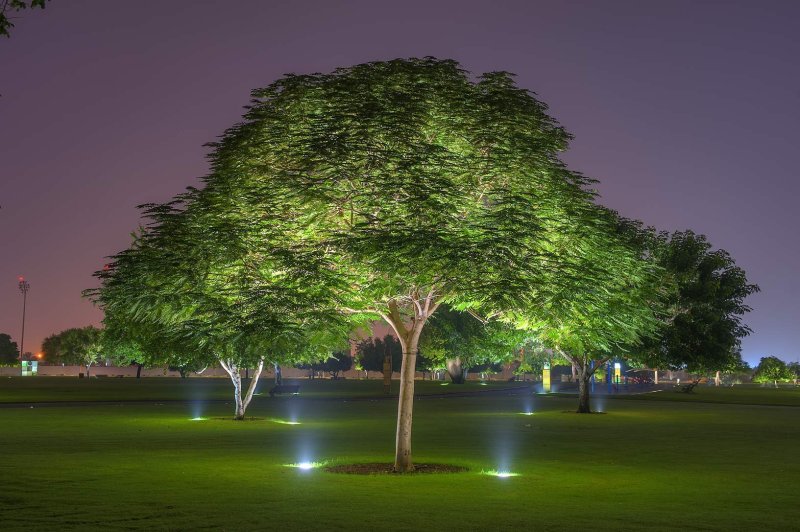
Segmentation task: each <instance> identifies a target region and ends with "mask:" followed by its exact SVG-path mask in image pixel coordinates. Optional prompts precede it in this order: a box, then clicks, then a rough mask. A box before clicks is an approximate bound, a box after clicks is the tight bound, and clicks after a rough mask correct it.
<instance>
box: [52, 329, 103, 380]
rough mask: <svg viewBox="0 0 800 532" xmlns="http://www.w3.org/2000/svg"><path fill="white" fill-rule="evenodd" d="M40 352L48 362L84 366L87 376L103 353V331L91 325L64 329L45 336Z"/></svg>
mask: <svg viewBox="0 0 800 532" xmlns="http://www.w3.org/2000/svg"><path fill="white" fill-rule="evenodd" d="M42 353H43V354H44V358H45V360H47V361H49V362H53V363H60V364H76V365H82V366H86V376H87V377H88V376H89V372H90V370H91V366H92V365H93V364H95V363H97V362H98V361H99V360H101V358H102V355H103V331H102V330H101V329H98V328H97V327H94V326H93V325H89V326H87V327H81V328H73V329H66V330H64V331H61V332H60V333H58V334H54V335H51V336H48V337H47V338H45V339H44V342H42Z"/></svg>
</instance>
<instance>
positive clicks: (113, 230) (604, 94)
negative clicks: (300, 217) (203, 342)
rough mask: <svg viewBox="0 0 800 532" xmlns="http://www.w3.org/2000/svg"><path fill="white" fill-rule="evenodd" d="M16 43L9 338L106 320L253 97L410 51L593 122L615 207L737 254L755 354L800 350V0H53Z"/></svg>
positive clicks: (596, 157)
mask: <svg viewBox="0 0 800 532" xmlns="http://www.w3.org/2000/svg"><path fill="white" fill-rule="evenodd" d="M15 24H16V27H15V28H13V29H12V31H11V38H10V39H5V38H2V37H0V94H1V95H2V97H0V206H1V208H0V250H2V251H1V252H0V253H2V254H1V255H0V257H2V259H1V260H0V332H7V333H9V334H11V335H12V337H13V339H14V340H16V341H17V342H18V341H19V335H20V324H21V313H22V296H21V294H20V293H19V290H18V288H17V276H18V275H25V277H26V278H27V279H28V280H29V282H30V284H31V290H30V293H29V296H28V314H27V324H26V335H25V350H26V351H33V352H36V351H37V350H38V349H39V346H40V345H41V341H42V340H43V339H44V337H46V336H47V335H49V334H52V333H55V332H58V331H61V330H63V329H65V328H69V327H78V326H84V325H88V324H97V323H99V321H100V319H101V318H102V316H101V313H100V312H99V311H98V310H97V309H95V308H93V306H92V305H91V303H89V302H88V301H85V300H82V299H81V296H80V292H81V290H82V289H84V288H88V287H92V286H94V285H95V282H94V279H93V278H92V272H93V271H94V270H96V269H99V268H101V267H102V265H103V263H104V257H106V256H108V255H110V254H113V253H115V252H117V251H120V250H121V249H123V248H125V247H127V246H128V244H129V243H130V233H131V231H133V230H134V229H135V228H136V226H137V224H138V222H139V213H138V211H137V210H136V208H135V206H136V205H137V204H141V203H145V202H163V201H166V200H168V199H170V198H171V197H172V196H173V195H175V194H176V193H179V192H181V191H182V190H183V189H184V188H185V187H186V186H188V185H194V184H196V183H197V178H198V177H200V176H203V175H204V174H205V173H206V171H207V162H206V160H205V154H206V149H205V148H204V147H203V144H204V143H206V142H209V141H213V140H214V139H215V138H216V137H217V136H218V135H220V134H221V133H222V132H223V130H224V129H225V128H227V127H229V126H230V125H232V124H233V123H235V122H236V121H237V120H239V118H240V115H241V113H242V106H243V105H246V104H247V102H248V99H249V91H250V90H251V89H253V88H256V87H261V86H264V85H267V84H269V83H270V82H272V81H273V80H275V79H276V78H278V77H280V76H281V75H283V74H284V73H288V72H295V73H311V72H329V71H331V70H333V69H334V68H336V67H340V66H349V65H353V64H356V63H362V62H366V61H372V60H383V59H393V58H397V57H412V56H413V57H422V56H428V55H430V56H435V57H438V58H452V59H455V60H457V61H459V62H460V63H461V64H462V66H463V67H464V68H466V69H468V70H470V71H472V72H474V73H481V72H485V71H491V70H507V71H510V72H514V73H516V74H517V75H518V77H517V80H518V83H519V85H520V86H522V87H525V88H527V89H530V90H532V91H535V92H536V93H537V94H538V95H539V98H540V99H542V100H543V101H544V102H546V103H547V104H548V105H549V106H550V112H551V114H552V115H553V116H554V117H555V118H556V119H558V120H559V121H560V122H561V123H562V124H563V125H564V127H566V129H567V130H569V131H570V132H571V133H572V134H574V135H575V140H574V142H573V143H572V145H571V148H570V149H569V151H568V152H567V153H566V154H565V155H564V157H565V160H566V161H567V162H568V163H569V165H570V166H571V167H572V168H573V169H575V170H579V171H581V172H583V173H585V174H587V175H589V176H591V177H594V178H597V179H599V180H600V184H599V185H598V189H599V191H600V193H601V194H602V198H601V202H602V203H603V204H605V205H607V206H609V207H611V208H614V209H617V210H618V211H620V212H621V213H622V214H623V215H625V216H628V217H633V218H638V219H640V220H642V221H644V222H645V223H647V224H649V225H654V226H656V227H658V228H659V229H664V230H670V231H672V230H678V229H693V230H695V231H696V232H699V233H704V234H706V235H708V237H709V239H710V241H711V242H712V243H713V244H714V245H715V246H716V247H721V248H724V249H726V250H728V251H729V252H730V253H731V254H732V255H733V257H734V258H735V259H736V262H737V263H738V265H739V266H741V267H743V268H744V269H745V270H746V271H747V274H748V278H749V279H750V281H751V282H755V283H757V284H759V285H760V286H761V293H759V294H756V295H754V296H751V297H750V298H749V299H748V302H749V304H750V305H751V306H752V307H753V312H752V313H750V314H749V315H748V316H747V317H746V322H747V323H748V324H749V325H750V326H751V327H752V328H753V330H754V333H753V334H752V335H751V336H750V337H748V338H746V339H745V340H744V343H743V346H744V357H745V359H746V360H748V361H749V362H750V363H751V364H754V363H757V362H758V359H759V358H760V357H762V356H767V355H777V356H780V357H781V358H783V359H784V360H787V361H789V360H797V359H798V355H800V348H799V347H798V346H800V330H798V326H797V325H798V317H799V316H800V268H798V265H799V264H800V246H798V241H799V240H800V239H799V238H798V232H800V215H798V208H797V201H798V198H800V183H799V182H798V179H797V170H796V168H798V164H797V155H798V150H800V67H799V66H798V58H800V1H785V2H778V1H772V2H770V1H755V0H753V1H750V2H734V1H727V2H725V1H697V0H695V1H685V2H684V1H661V2H655V1H642V0H634V1H629V2H623V1H613V2H612V1H607V2H600V1H591V2H590V1H582V2H581V1H552V2H541V1H526V2H465V1H459V2H436V1H432V0H428V1H425V2H413V1H405V2H378V1H374V0H373V1H363V2H333V1H319V2H299V1H298V2H267V1H189V0H186V1H179V0H169V1H141V0H140V1H130V0H127V1H121V0H119V1H112V0H96V1H89V0H53V1H52V2H50V3H49V4H48V6H47V9H45V10H44V11H41V10H34V11H27V12H24V13H23V14H22V16H21V17H20V18H18V19H16V20H15Z"/></svg>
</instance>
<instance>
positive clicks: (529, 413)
mask: <svg viewBox="0 0 800 532" xmlns="http://www.w3.org/2000/svg"><path fill="white" fill-rule="evenodd" d="M520 414H522V415H523V416H532V415H533V412H520Z"/></svg>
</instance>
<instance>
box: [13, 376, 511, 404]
mask: <svg viewBox="0 0 800 532" xmlns="http://www.w3.org/2000/svg"><path fill="white" fill-rule="evenodd" d="M284 382H285V383H286V384H299V385H300V394H301V396H302V397H309V398H327V397H344V396H349V397H363V398H366V397H381V396H383V395H384V394H383V381H382V380H378V379H369V380H336V381H332V380H325V379H314V380H307V379H300V380H285V381H284ZM525 385H526V384H525V383H521V382H499V381H496V382H489V383H487V385H485V386H484V385H482V384H481V383H480V382H475V381H470V382H467V383H465V384H463V385H458V386H455V385H443V383H442V382H439V381H417V383H416V385H415V392H416V394H417V395H433V394H436V395H438V394H449V393H459V392H473V391H487V390H493V389H495V390H496V389H504V388H511V387H517V386H522V387H524V386H525ZM273 386H274V382H273V381H272V380H270V379H262V380H261V381H259V385H258V393H261V394H263V395H267V394H268V392H269V390H270V388H272V387H273ZM399 388H400V386H399V383H398V381H396V380H395V381H393V382H392V388H391V392H392V394H393V395H394V396H397V394H398V391H399ZM232 396H233V388H232V386H231V382H230V380H229V379H225V378H212V379H206V378H189V379H173V378H163V377H152V378H142V379H133V378H125V379H119V378H91V379H79V378H75V377H25V378H22V377H5V378H0V404H2V403H18V402H23V403H24V402H33V403H41V402H70V401H194V400H230V399H231V398H232Z"/></svg>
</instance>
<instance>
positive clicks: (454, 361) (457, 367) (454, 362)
mask: <svg viewBox="0 0 800 532" xmlns="http://www.w3.org/2000/svg"><path fill="white" fill-rule="evenodd" d="M446 364H447V374H448V375H450V380H451V381H453V384H464V381H465V380H466V371H465V369H464V365H463V364H462V362H461V357H455V358H448V359H447V362H446Z"/></svg>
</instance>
